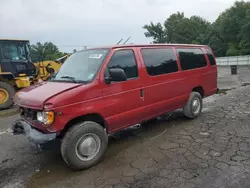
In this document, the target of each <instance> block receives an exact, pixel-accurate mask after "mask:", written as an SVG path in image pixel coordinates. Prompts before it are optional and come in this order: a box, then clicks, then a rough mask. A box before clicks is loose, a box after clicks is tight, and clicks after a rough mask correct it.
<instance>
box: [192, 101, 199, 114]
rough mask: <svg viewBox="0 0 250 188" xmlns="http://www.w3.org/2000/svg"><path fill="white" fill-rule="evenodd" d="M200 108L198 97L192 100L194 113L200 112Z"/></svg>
mask: <svg viewBox="0 0 250 188" xmlns="http://www.w3.org/2000/svg"><path fill="white" fill-rule="evenodd" d="M200 109H201V102H200V100H199V99H198V98H195V99H194V100H193V101H192V111H193V113H194V114H195V115H196V114H198V113H199V112H200Z"/></svg>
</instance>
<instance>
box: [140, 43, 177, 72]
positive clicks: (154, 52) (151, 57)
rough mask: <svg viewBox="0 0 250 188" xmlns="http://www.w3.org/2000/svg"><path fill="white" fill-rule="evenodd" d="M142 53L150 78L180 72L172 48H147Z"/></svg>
mask: <svg viewBox="0 0 250 188" xmlns="http://www.w3.org/2000/svg"><path fill="white" fill-rule="evenodd" d="M141 53H142V57H143V60H144V63H145V65H146V68H147V72H148V74H149V75H150V76H156V75H161V74H168V73H172V72H177V71H178V65H177V62H176V56H175V54H174V51H173V49H171V48H151V49H150V48H147V49H142V50H141Z"/></svg>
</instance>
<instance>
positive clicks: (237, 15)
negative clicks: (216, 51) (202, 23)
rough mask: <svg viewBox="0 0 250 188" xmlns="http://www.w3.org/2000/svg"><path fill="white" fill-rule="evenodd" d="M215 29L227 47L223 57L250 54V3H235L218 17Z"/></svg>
mask: <svg viewBox="0 0 250 188" xmlns="http://www.w3.org/2000/svg"><path fill="white" fill-rule="evenodd" d="M215 27H216V29H217V32H218V33H219V35H220V37H221V38H222V40H223V42H224V43H225V44H224V46H226V50H225V54H223V55H228V56H229V55H245V54H250V36H249V35H250V34H249V33H250V2H244V1H237V2H235V4H234V5H233V6H232V7H231V8H229V9H227V10H225V11H224V12H223V13H222V14H221V15H220V16H219V17H218V19H217V20H216V22H215ZM217 48H219V46H217Z"/></svg>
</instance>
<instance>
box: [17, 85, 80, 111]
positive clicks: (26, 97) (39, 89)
mask: <svg viewBox="0 0 250 188" xmlns="http://www.w3.org/2000/svg"><path fill="white" fill-rule="evenodd" d="M80 85H81V84H76V83H65V82H63V83H62V82H41V83H38V84H35V85H32V86H30V87H27V88H24V89H22V90H21V91H19V92H17V93H16V95H15V97H14V103H15V104H17V105H18V106H22V107H27V108H34V109H39V110H42V109H43V107H44V104H45V102H46V101H47V100H48V99H50V98H52V97H54V96H56V95H58V94H60V93H62V92H65V91H67V90H70V89H73V88H76V87H78V86H80Z"/></svg>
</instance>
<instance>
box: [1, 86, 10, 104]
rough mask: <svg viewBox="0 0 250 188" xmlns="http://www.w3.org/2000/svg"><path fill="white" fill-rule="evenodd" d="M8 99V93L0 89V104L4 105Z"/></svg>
mask: <svg viewBox="0 0 250 188" xmlns="http://www.w3.org/2000/svg"><path fill="white" fill-rule="evenodd" d="M8 98H9V94H8V91H6V90H5V89H3V88H1V89H0V104H3V103H5V102H6V101H7V100H8Z"/></svg>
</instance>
